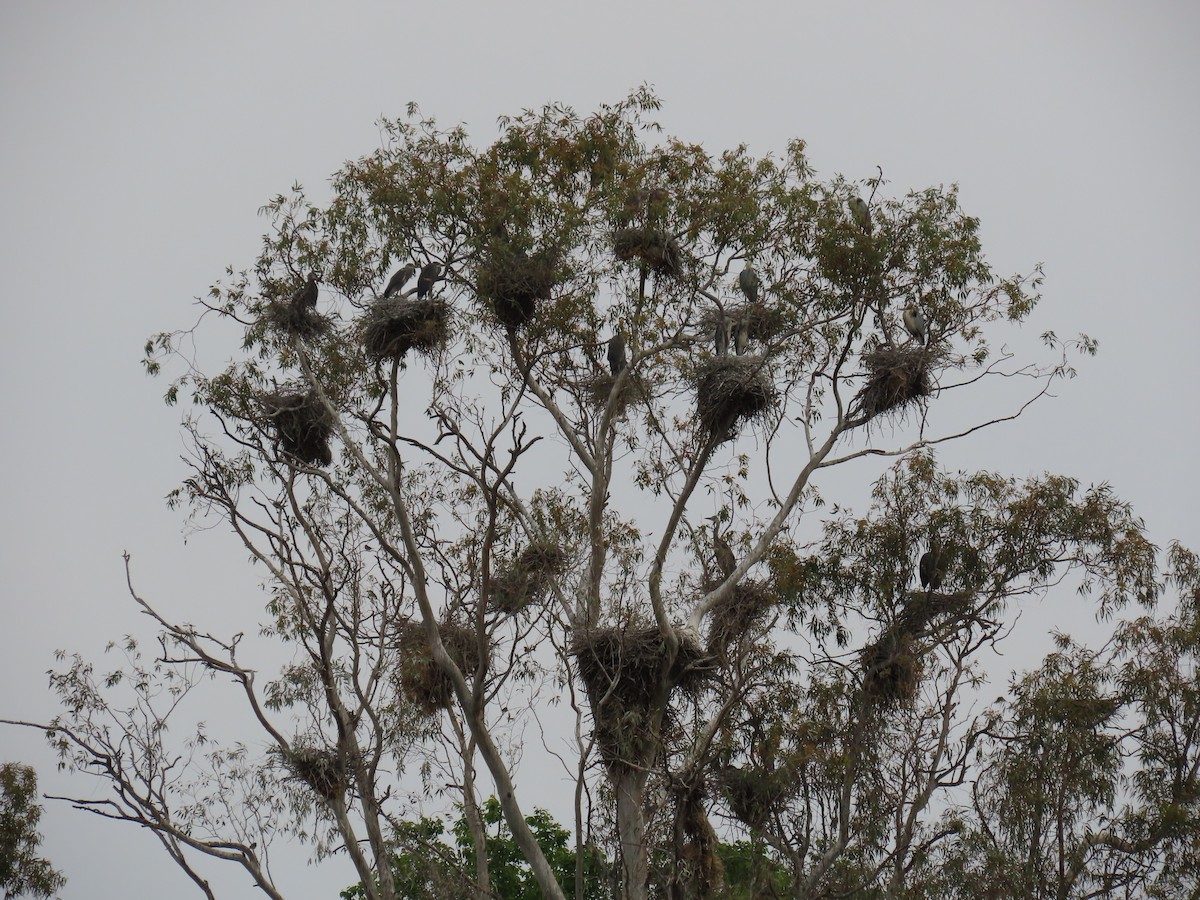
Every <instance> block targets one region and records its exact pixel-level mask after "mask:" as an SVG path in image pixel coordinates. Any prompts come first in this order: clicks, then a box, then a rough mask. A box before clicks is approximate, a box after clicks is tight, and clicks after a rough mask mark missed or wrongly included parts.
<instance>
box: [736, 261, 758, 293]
mask: <svg viewBox="0 0 1200 900" xmlns="http://www.w3.org/2000/svg"><path fill="white" fill-rule="evenodd" d="M760 284H761V282H760V281H759V279H758V273H757V272H755V271H754V267H753V266H752V265H750V260H746V268H744V269H742V271H741V272H740V273H739V274H738V287H739V288H741V290H742V293H743V294H745V295H746V299H747V300H749V301H750V302H751V303H757V302H758V288H759V285H760Z"/></svg>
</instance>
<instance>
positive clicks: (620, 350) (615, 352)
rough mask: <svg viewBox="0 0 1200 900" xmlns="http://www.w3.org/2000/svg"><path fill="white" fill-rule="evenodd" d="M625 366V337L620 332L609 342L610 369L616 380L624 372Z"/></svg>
mask: <svg viewBox="0 0 1200 900" xmlns="http://www.w3.org/2000/svg"><path fill="white" fill-rule="evenodd" d="M625 365H626V359H625V336H624V335H622V334H621V332H619V331H618V332H617V333H616V334H614V335H613V336H612V338H611V339H610V340H609V342H608V368H609V369H610V370H611V371H612V374H613V377H614V378H616V377H617V376H618V375H620V374H621V372H622V371H624V369H625Z"/></svg>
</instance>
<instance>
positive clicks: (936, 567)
mask: <svg viewBox="0 0 1200 900" xmlns="http://www.w3.org/2000/svg"><path fill="white" fill-rule="evenodd" d="M947 562H948V560H947V558H946V551H945V550H943V549H942V547H941V544H940V543H938V541H937V539H936V538H935V539H934V540H932V541H930V542H929V549H928V550H927V551H926V552H925V553H924V554H923V555H922V556H921V562H920V565H919V566H918V570H919V572H920V575H921V587H922V588H924V589H925V590H927V591H928V592H929V593H931V594H932V593H933V592H934V591H938V590H941V588H942V580H943V579H944V578H945V577H946V563H947Z"/></svg>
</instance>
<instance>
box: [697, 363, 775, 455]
mask: <svg viewBox="0 0 1200 900" xmlns="http://www.w3.org/2000/svg"><path fill="white" fill-rule="evenodd" d="M776 396H777V393H776V390H775V386H774V385H773V384H772V383H771V379H770V377H769V373H768V371H767V367H766V365H765V362H764V360H763V357H761V356H728V355H726V356H714V357H711V358H710V359H707V360H705V362H704V363H702V364H701V366H700V369H699V371H698V372H697V373H696V411H697V412H698V413H699V415H700V422H701V424H703V425H704V427H705V428H706V429H707V430H708V431H709V432H710V433H711V434H712V435H713V436H714V437H716V438H717V439H718V440H728V439H729V438H732V437H733V436H734V435H735V434H736V433H737V427H738V425H739V424H741V423H742V422H744V421H747V420H753V419H756V418H765V417H766V416H767V414H768V413H769V412H770V410H771V408H772V407H773V406H774V405H775V399H776Z"/></svg>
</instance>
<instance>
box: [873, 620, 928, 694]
mask: <svg viewBox="0 0 1200 900" xmlns="http://www.w3.org/2000/svg"><path fill="white" fill-rule="evenodd" d="M916 643H917V642H916V638H915V637H914V636H913V634H912V633H911V632H909V631H906V630H905V629H904V628H901V627H899V626H894V627H892V628H889V629H888V630H887V631H885V632H884V633H883V634H882V635H880V636H879V638H878V639H877V640H875V641H874V642H873V643H870V644H868V645H867V646H866V647H864V648H863V651H862V667H863V690H864V691H865V692H866V695H867V697H868V698H869V699H870V700H872V701H873V702H875V703H877V704H879V705H880V706H895V705H897V704H899V703H906V702H908V701H910V700H912V699H913V697H915V696H916V695H917V686H918V685H919V684H920V683H921V669H922V666H921V659H920V654H919V652H918V650H917V646H916Z"/></svg>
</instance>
